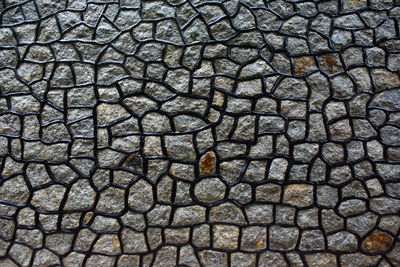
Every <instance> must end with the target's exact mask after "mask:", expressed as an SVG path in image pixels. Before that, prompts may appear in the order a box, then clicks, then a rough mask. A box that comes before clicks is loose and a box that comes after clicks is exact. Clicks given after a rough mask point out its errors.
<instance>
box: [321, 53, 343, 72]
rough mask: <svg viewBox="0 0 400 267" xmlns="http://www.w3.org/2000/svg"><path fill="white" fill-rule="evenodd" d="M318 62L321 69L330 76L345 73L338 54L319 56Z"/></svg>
mask: <svg viewBox="0 0 400 267" xmlns="http://www.w3.org/2000/svg"><path fill="white" fill-rule="evenodd" d="M318 60H319V64H320V66H321V68H322V69H323V70H324V71H325V72H326V73H328V74H330V75H332V74H336V73H339V72H342V71H343V67H342V63H341V62H340V58H339V55H338V54H336V53H332V54H326V55H322V56H319V57H318Z"/></svg>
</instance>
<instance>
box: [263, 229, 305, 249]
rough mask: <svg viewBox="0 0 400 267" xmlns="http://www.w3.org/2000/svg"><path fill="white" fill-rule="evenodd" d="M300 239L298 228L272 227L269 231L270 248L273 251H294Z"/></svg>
mask: <svg viewBox="0 0 400 267" xmlns="http://www.w3.org/2000/svg"><path fill="white" fill-rule="evenodd" d="M298 238H299V230H298V229H297V228H296V227H281V226H272V227H271V228H270V229H269V246H270V248H272V249H277V250H289V249H293V248H294V247H295V246H296V243H297V239H298Z"/></svg>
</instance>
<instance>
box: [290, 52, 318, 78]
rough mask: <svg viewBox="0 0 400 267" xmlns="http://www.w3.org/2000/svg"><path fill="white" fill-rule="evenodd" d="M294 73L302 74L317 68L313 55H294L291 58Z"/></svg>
mask: <svg viewBox="0 0 400 267" xmlns="http://www.w3.org/2000/svg"><path fill="white" fill-rule="evenodd" d="M293 62H294V69H295V72H296V75H303V74H306V73H307V72H310V71H312V70H315V69H317V65H316V63H315V59H314V57H311V56H305V57H296V58H294V59H293Z"/></svg>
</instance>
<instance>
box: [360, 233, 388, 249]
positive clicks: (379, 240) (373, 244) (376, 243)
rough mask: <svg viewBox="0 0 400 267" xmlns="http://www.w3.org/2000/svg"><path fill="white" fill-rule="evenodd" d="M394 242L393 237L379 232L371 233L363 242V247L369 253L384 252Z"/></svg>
mask: <svg viewBox="0 0 400 267" xmlns="http://www.w3.org/2000/svg"><path fill="white" fill-rule="evenodd" d="M392 243H393V237H391V236H390V235H388V234H386V233H383V232H379V233H373V234H371V235H369V236H368V237H367V238H366V239H365V240H364V242H363V243H362V249H363V250H364V251H366V252H369V253H383V252H385V251H387V250H388V249H389V248H390V246H391V245H392Z"/></svg>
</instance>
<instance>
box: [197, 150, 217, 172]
mask: <svg viewBox="0 0 400 267" xmlns="http://www.w3.org/2000/svg"><path fill="white" fill-rule="evenodd" d="M214 172H215V155H214V152H212V151H210V152H207V153H206V154H205V155H203V156H202V157H201V158H200V175H205V174H212V173H214Z"/></svg>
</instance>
